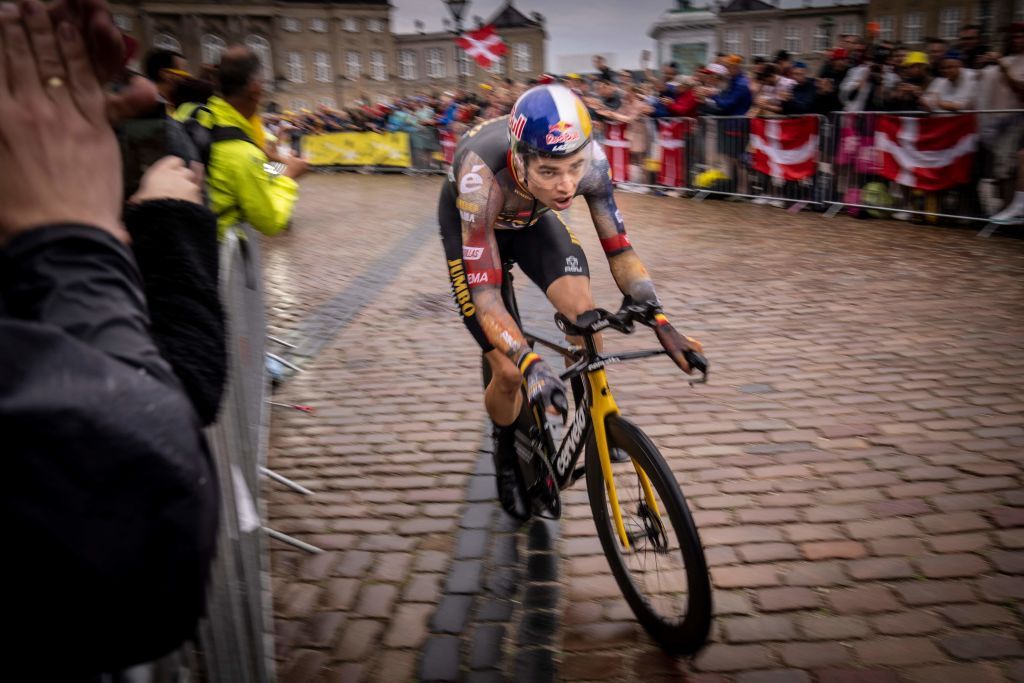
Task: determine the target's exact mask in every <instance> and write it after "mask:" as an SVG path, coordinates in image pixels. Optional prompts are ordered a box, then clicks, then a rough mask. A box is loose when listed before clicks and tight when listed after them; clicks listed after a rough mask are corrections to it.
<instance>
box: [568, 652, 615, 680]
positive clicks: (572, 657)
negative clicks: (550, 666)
mask: <svg viewBox="0 0 1024 683" xmlns="http://www.w3.org/2000/svg"><path fill="white" fill-rule="evenodd" d="M623 665H624V662H623V657H621V656H619V655H601V654H593V653H587V654H569V655H567V656H566V657H565V660H564V661H563V663H562V666H561V668H560V670H559V674H560V675H561V676H563V677H564V678H565V679H567V680H607V679H614V678H616V677H618V676H620V675H622V670H623Z"/></svg>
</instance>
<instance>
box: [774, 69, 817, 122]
mask: <svg viewBox="0 0 1024 683" xmlns="http://www.w3.org/2000/svg"><path fill="white" fill-rule="evenodd" d="M789 73H790V78H792V80H793V85H792V86H791V87H790V88H789V89H787V90H785V91H784V92H782V93H780V94H779V103H780V109H781V113H783V114H787V115H794V114H811V113H813V112H814V108H815V104H816V102H817V98H818V84H817V83H816V82H815V80H814V79H813V78H811V77H810V76H808V74H807V65H806V64H805V63H803V62H794V63H793V67H792V69H790V72H789Z"/></svg>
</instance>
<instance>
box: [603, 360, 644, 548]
mask: <svg viewBox="0 0 1024 683" xmlns="http://www.w3.org/2000/svg"><path fill="white" fill-rule="evenodd" d="M587 380H588V381H589V382H590V395H591V397H592V400H591V405H590V418H591V421H592V422H593V424H594V439H595V440H596V442H597V455H598V457H599V458H600V460H601V474H602V475H603V476H604V485H605V489H606V490H607V492H608V502H609V503H610V504H611V508H612V519H614V520H615V530H616V531H617V532H618V534H619V540H620V541H621V543H622V548H623V550H627V551H628V550H629V549H630V545H629V536H628V535H627V533H626V525H625V523H624V522H623V521H622V508H621V507H620V506H619V494H618V493H617V492H616V490H615V479H614V477H613V476H612V458H611V453H609V451H608V434H607V432H606V430H605V424H604V421H605V418H607V417H608V416H609V415H618V414H619V407H618V406H617V405H615V399H614V398H613V397H612V390H611V389H610V388H609V387H608V377H607V375H606V374H605V371H604V368H598V369H597V370H591V371H590V372H588V373H587ZM633 469H635V470H636V474H637V477H639V479H640V485H641V486H642V487H643V489H644V497H645V498H646V499H647V505H648V507H649V508H650V510H651V512H652V513H653V514H654V516H655V517H657V518H658V520H659V522H660V521H661V512H660V511H659V510H658V502H657V500H656V499H655V497H654V489H653V488H652V487H651V481H650V479H648V478H647V473H646V472H644V471H643V469H641V468H640V466H639V465H637V463H636V460H634V461H633Z"/></svg>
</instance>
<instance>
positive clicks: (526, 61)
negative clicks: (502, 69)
mask: <svg viewBox="0 0 1024 683" xmlns="http://www.w3.org/2000/svg"><path fill="white" fill-rule="evenodd" d="M530 56H531V55H530V44H529V43H515V44H514V45H513V46H512V68H513V69H515V70H516V71H520V72H522V71H529V70H530Z"/></svg>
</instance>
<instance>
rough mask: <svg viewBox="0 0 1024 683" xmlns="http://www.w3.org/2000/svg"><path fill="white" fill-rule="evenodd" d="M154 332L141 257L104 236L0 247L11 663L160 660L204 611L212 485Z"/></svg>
mask: <svg viewBox="0 0 1024 683" xmlns="http://www.w3.org/2000/svg"><path fill="white" fill-rule="evenodd" d="M147 325H148V321H147V316H146V310H145V306H144V300H143V296H142V291H141V288H140V280H139V274H138V272H137V270H136V268H135V264H134V263H133V261H132V258H131V254H130V252H129V251H128V249H127V247H125V246H124V245H123V244H121V243H120V242H118V241H117V240H116V239H114V238H113V237H111V236H110V235H108V234H107V233H105V232H103V231H100V230H98V229H95V228H91V227H87V226H80V225H60V226H49V227H45V228H39V229H36V230H33V231H31V232H28V233H24V234H22V235H20V236H18V237H16V238H15V239H13V240H12V241H11V242H10V243H9V244H8V245H7V247H6V248H5V249H4V250H3V251H2V252H0V350H2V352H0V433H2V434H3V435H4V436H3V441H2V446H0V452H2V453H3V464H4V470H5V471H4V476H5V486H4V493H3V495H0V515H2V518H3V519H4V520H5V522H6V523H7V525H8V530H9V531H10V537H8V539H7V541H8V548H9V549H10V551H11V553H13V554H14V555H12V558H10V559H11V560H12V561H5V562H3V563H0V585H2V586H4V588H3V590H4V593H5V600H4V604H5V609H6V613H7V616H8V618H9V619H10V623H12V624H17V627H16V628H15V629H14V630H13V632H12V637H11V638H7V639H5V642H4V643H3V645H2V646H0V651H2V656H3V658H4V661H5V663H7V664H6V665H8V666H9V667H10V668H12V669H14V670H16V671H17V670H19V669H20V668H21V667H22V666H35V667H38V666H39V662H40V661H45V662H46V665H45V666H46V667H47V669H49V668H50V667H51V666H52V667H55V671H60V672H61V673H62V676H66V677H64V678H63V679H64V680H72V674H84V673H88V672H94V671H100V670H114V669H119V668H122V667H125V666H127V665H130V664H132V663H135V662H139V661H145V660H149V659H153V658H155V657H157V656H160V655H162V654H163V653H166V652H168V651H170V650H171V649H173V648H174V647H176V646H177V645H179V644H180V643H181V642H182V640H183V639H185V638H187V637H189V636H190V635H191V634H192V633H193V630H194V628H195V625H196V620H197V618H198V617H199V615H200V614H201V612H202V609H203V604H204V601H205V586H206V580H207V577H208V574H209V567H210V560H211V558H212V555H213V544H214V537H215V530H216V524H217V509H218V494H217V488H216V481H215V478H214V471H213V468H212V463H211V460H210V456H209V452H208V450H207V447H206V443H205V441H204V439H203V434H202V432H201V430H200V426H199V422H198V420H197V418H196V414H195V412H194V411H193V409H192V406H191V405H190V403H189V400H188V398H187V397H186V396H185V394H184V392H183V391H182V388H181V384H180V383H179V381H178V380H177V378H176V377H175V376H174V374H173V373H172V372H171V370H170V368H169V366H168V365H167V363H166V362H165V361H164V360H162V359H161V358H160V355H159V354H158V352H157V347H156V345H155V344H154V342H153V340H152V339H151V337H150V335H149V332H148V329H147ZM15 557H16V558H17V559H16V560H14V558H15ZM53 643H59V644H60V650H61V656H60V657H56V658H55V657H52V646H53ZM55 675H56V674H55Z"/></svg>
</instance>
